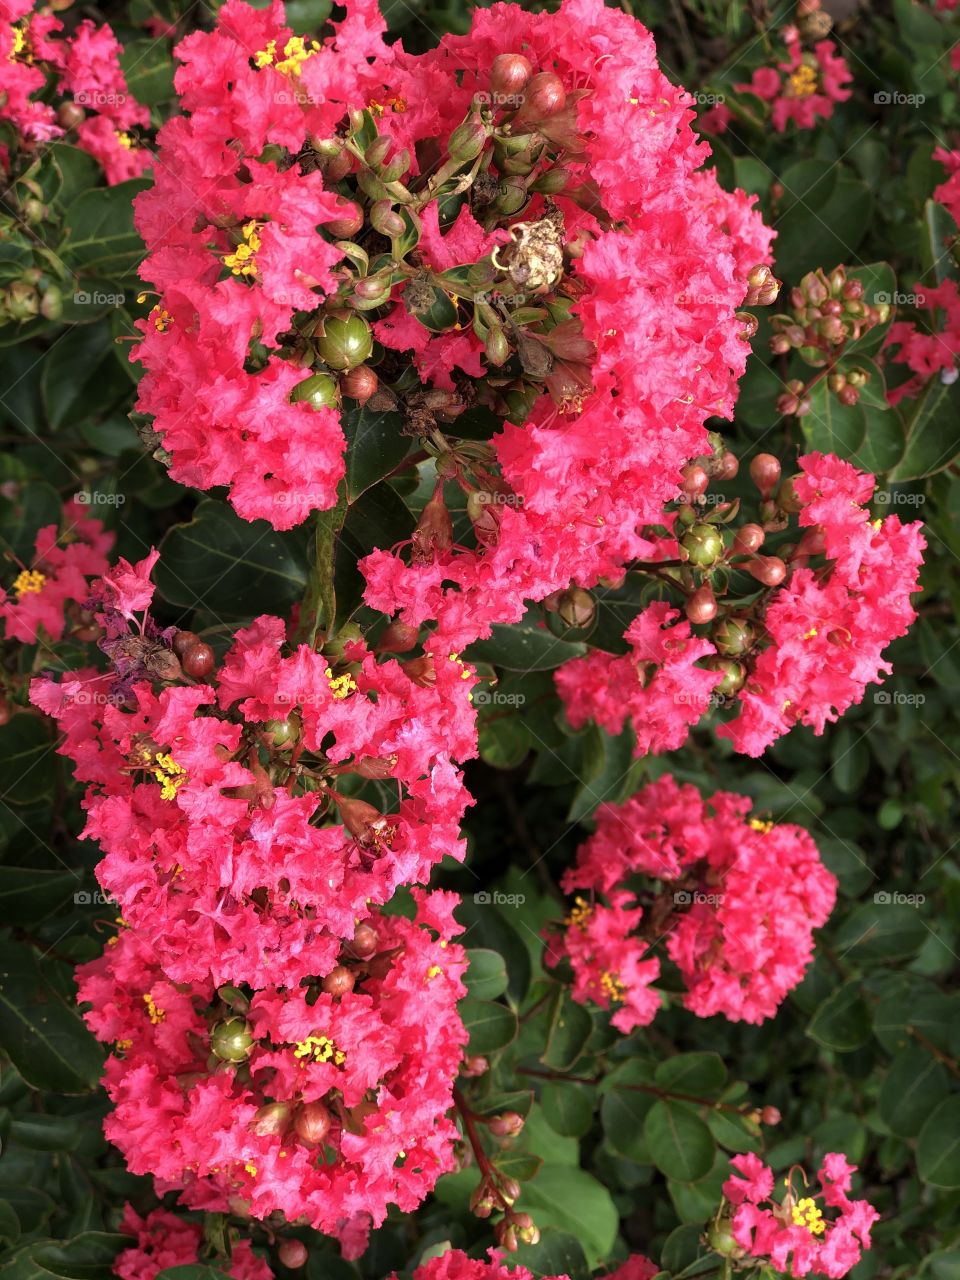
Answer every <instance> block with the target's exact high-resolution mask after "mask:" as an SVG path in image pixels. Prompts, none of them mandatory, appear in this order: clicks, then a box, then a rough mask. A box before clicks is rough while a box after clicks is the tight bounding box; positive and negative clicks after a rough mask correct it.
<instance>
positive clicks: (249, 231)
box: [223, 218, 261, 276]
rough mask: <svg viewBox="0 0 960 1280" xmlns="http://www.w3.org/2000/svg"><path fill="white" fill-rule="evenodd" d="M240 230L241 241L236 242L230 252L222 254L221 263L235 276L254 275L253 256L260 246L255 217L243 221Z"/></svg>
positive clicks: (254, 263)
mask: <svg viewBox="0 0 960 1280" xmlns="http://www.w3.org/2000/svg"><path fill="white" fill-rule="evenodd" d="M241 231H242V234H243V241H242V243H240V244H238V245H237V247H236V248H235V249H234V251H233V252H232V253H228V254H226V255H225V256H224V259H223V265H224V266H225V267H229V268H230V271H231V273H232V274H233V275H235V276H255V275H256V274H257V264H256V261H255V258H256V254H257V250H258V249H259V248H260V247H261V240H260V236H259V233H258V231H257V221H256V219H255V218H254V219H251V221H250V222H245V223H244V225H243V227H242V228H241Z"/></svg>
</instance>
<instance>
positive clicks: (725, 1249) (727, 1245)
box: [707, 1219, 743, 1258]
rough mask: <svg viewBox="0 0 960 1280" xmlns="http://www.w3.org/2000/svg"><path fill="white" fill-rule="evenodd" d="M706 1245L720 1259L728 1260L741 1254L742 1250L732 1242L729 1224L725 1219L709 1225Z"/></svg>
mask: <svg viewBox="0 0 960 1280" xmlns="http://www.w3.org/2000/svg"><path fill="white" fill-rule="evenodd" d="M707 1244H708V1246H709V1247H710V1248H711V1249H712V1250H713V1252H714V1253H718V1254H719V1255H720V1257H721V1258H730V1257H733V1256H734V1255H741V1254H742V1253H743V1250H742V1249H741V1248H740V1246H739V1245H738V1244H737V1242H736V1240H734V1238H733V1232H732V1231H731V1229H730V1223H729V1221H728V1220H726V1219H721V1220H720V1221H719V1222H712V1223H711V1224H710V1230H709V1231H708V1232H707Z"/></svg>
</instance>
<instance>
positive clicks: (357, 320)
mask: <svg viewBox="0 0 960 1280" xmlns="http://www.w3.org/2000/svg"><path fill="white" fill-rule="evenodd" d="M316 345H317V354H318V355H319V356H320V359H321V360H322V361H323V362H324V364H327V365H329V366H330V368H331V369H338V370H345V369H352V368H354V367H355V366H356V365H358V364H363V363H364V361H365V360H368V359H369V358H370V355H371V353H372V351H373V338H372V336H371V334H370V326H369V325H368V324H367V322H366V320H364V319H363V317H362V316H358V315H351V316H345V317H343V318H341V317H339V316H330V317H328V318H327V319H326V320H325V321H324V325H323V333H322V334H321V335H320V336H319V337H317V338H316Z"/></svg>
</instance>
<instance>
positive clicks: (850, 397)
mask: <svg viewBox="0 0 960 1280" xmlns="http://www.w3.org/2000/svg"><path fill="white" fill-rule="evenodd" d="M837 399H838V400H839V401H840V403H841V404H845V405H847V407H848V408H852V406H853V405H855V404H857V402H858V401H859V399H860V390H859V388H858V387H851V386H846V387H841V388H840V390H839V392H838V393H837Z"/></svg>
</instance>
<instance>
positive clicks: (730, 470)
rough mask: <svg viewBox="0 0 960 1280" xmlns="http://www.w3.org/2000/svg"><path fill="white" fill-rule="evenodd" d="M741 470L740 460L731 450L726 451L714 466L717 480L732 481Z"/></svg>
mask: <svg viewBox="0 0 960 1280" xmlns="http://www.w3.org/2000/svg"><path fill="white" fill-rule="evenodd" d="M739 470H740V459H739V458H738V457H737V455H736V454H735V453H731V452H730V450H729V449H724V451H723V453H721V455H720V457H719V458H718V459H717V461H716V463H715V464H714V470H713V474H714V478H715V479H717V480H732V479H733V478H734V476H735V475H736V474H737V472H738V471H739Z"/></svg>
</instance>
